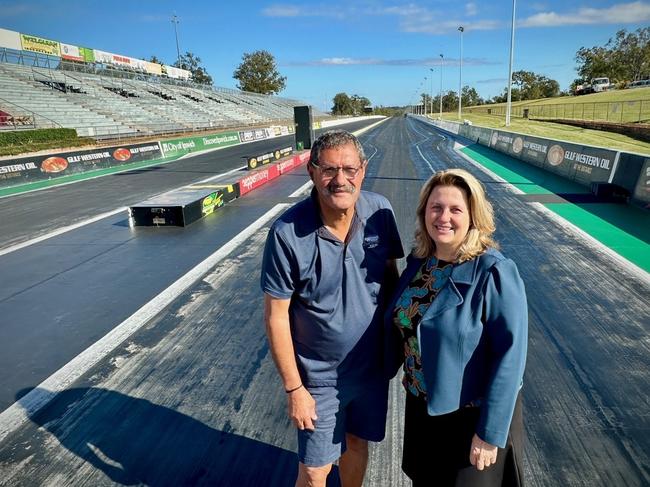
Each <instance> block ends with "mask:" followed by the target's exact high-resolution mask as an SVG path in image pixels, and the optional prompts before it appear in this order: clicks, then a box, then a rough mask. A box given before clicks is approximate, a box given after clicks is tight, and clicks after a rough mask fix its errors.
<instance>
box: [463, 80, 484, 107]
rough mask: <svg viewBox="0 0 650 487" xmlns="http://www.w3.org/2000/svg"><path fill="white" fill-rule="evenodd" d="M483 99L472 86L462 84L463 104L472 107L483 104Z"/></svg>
mask: <svg viewBox="0 0 650 487" xmlns="http://www.w3.org/2000/svg"><path fill="white" fill-rule="evenodd" d="M483 103H484V101H483V98H481V97H480V96H479V94H478V92H477V91H476V89H474V88H470V87H469V86H467V85H466V86H463V106H464V107H474V106H476V105H483Z"/></svg>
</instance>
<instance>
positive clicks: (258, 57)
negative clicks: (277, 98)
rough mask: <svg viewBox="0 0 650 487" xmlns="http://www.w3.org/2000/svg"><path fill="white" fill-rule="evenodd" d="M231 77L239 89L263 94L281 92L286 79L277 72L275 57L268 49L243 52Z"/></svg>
mask: <svg viewBox="0 0 650 487" xmlns="http://www.w3.org/2000/svg"><path fill="white" fill-rule="evenodd" d="M232 77H233V78H235V79H236V80H238V81H239V84H238V85H237V88H239V89H240V90H244V91H250V92H252V93H262V94H264V95H274V94H276V93H279V92H281V91H282V90H283V89H284V87H285V85H286V81H287V78H286V77H285V76H281V75H280V73H279V72H278V69H277V67H276V64H275V58H274V57H273V55H272V54H271V53H270V52H268V51H255V52H251V53H248V52H245V53H244V55H243V56H242V62H241V64H240V65H239V66H238V67H237V69H236V70H235V72H234V73H233V75H232Z"/></svg>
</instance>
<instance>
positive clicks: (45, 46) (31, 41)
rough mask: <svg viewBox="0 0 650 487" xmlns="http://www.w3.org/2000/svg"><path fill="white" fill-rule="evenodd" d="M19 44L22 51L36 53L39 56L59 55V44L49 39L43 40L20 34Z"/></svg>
mask: <svg viewBox="0 0 650 487" xmlns="http://www.w3.org/2000/svg"><path fill="white" fill-rule="evenodd" d="M20 44H21V46H22V49H23V51H31V52H38V53H41V54H48V55H50V56H60V55H61V51H60V49H59V43H58V42H57V41H53V40H51V39H44V38H42V37H36V36H30V35H27V34H20Z"/></svg>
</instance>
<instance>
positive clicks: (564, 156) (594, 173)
mask: <svg viewBox="0 0 650 487" xmlns="http://www.w3.org/2000/svg"><path fill="white" fill-rule="evenodd" d="M615 157H616V152H614V151H610V150H607V149H598V148H596V147H588V146H582V145H577V144H569V143H566V142H559V143H551V144H550V147H549V148H548V152H547V154H546V165H545V166H544V168H545V169H547V170H550V171H552V172H554V173H556V174H560V175H562V176H565V177H568V178H569V179H572V180H574V181H576V182H578V183H581V184H584V185H590V184H591V183H592V182H603V181H608V180H609V175H610V173H611V171H612V168H613V166H614V158H615Z"/></svg>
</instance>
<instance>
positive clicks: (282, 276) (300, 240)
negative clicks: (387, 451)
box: [261, 130, 404, 487]
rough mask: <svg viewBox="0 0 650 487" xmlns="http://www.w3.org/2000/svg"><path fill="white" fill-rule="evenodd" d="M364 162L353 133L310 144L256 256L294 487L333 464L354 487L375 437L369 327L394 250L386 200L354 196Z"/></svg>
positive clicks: (379, 400) (375, 348) (388, 279)
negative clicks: (293, 430) (287, 425)
mask: <svg viewBox="0 0 650 487" xmlns="http://www.w3.org/2000/svg"><path fill="white" fill-rule="evenodd" d="M367 164H368V161H367V159H366V157H365V154H364V152H363V148H362V147H361V144H360V143H359V141H358V139H357V138H356V137H355V136H354V135H352V134H350V133H348V132H345V131H342V130H338V131H331V132H327V133H325V134H324V135H322V136H321V137H319V138H318V140H316V142H315V143H314V146H313V147H312V149H311V154H310V158H309V162H308V171H309V177H310V178H311V180H312V181H313V183H314V188H313V190H312V192H311V196H310V197H308V198H306V199H304V200H303V201H301V202H299V203H298V204H296V205H294V206H293V207H292V208H290V209H289V210H287V211H286V212H285V213H284V214H283V215H282V216H281V217H280V218H278V220H277V221H276V222H275V223H274V224H273V226H272V228H271V230H270V231H269V235H268V238H267V241H266V247H265V249H264V262H263V265H262V278H261V285H262V290H263V291H264V293H265V295H264V319H265V324H266V331H267V335H268V340H269V345H270V349H271V354H272V356H273V360H274V361H275V364H276V366H277V368H278V372H279V374H280V377H281V379H282V383H283V385H284V389H285V392H286V394H287V403H288V414H289V417H290V418H291V420H292V422H293V423H294V425H295V426H296V427H297V428H298V457H299V461H300V464H299V468H298V479H297V481H296V485H297V486H308V485H309V486H324V485H325V481H326V478H327V475H328V473H329V472H330V470H331V468H332V464H333V462H335V461H336V460H337V459H339V458H340V459H339V475H340V477H341V482H342V485H343V487H352V486H360V485H361V484H362V483H363V477H364V474H365V470H366V465H367V462H368V441H381V440H382V439H383V438H384V434H385V426H386V411H387V402H388V382H387V380H386V379H385V377H384V374H383V355H382V352H381V351H382V347H383V345H382V329H381V323H382V315H383V312H384V308H385V304H386V300H387V299H390V290H391V289H392V285H393V284H394V283H395V282H396V279H397V267H396V265H395V259H397V258H400V257H403V256H404V252H403V250H402V244H401V242H400V238H399V234H398V232H397V226H396V224H395V217H394V215H393V211H392V208H391V206H390V203H389V202H388V200H387V199H386V198H384V197H383V196H380V195H378V194H375V193H370V192H366V191H361V184H362V182H363V178H364V176H365V173H366V167H367Z"/></svg>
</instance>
